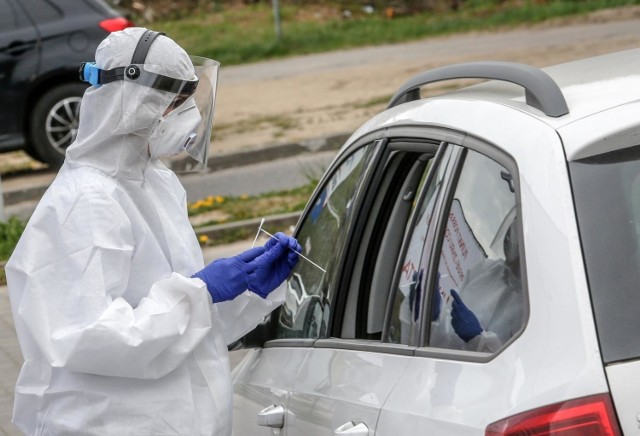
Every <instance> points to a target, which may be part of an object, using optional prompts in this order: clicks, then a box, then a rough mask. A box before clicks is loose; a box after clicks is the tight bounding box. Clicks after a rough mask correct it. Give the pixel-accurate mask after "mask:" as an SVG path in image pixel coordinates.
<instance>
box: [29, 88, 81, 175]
mask: <svg viewBox="0 0 640 436" xmlns="http://www.w3.org/2000/svg"><path fill="white" fill-rule="evenodd" d="M86 88H87V86H86V85H84V84H82V83H65V84H63V85H58V86H56V87H55V88H51V89H50V90H48V91H47V92H45V93H44V94H43V95H42V97H40V99H39V100H38V101H37V102H36V104H35V106H34V107H33V111H32V112H31V120H30V124H29V133H30V139H31V146H32V147H33V151H34V152H35V153H34V154H35V156H36V157H38V158H39V160H41V161H42V162H44V163H47V164H49V165H51V166H52V167H55V168H58V167H60V165H62V162H63V161H64V154H65V152H66V150H67V147H69V145H71V143H72V142H73V141H74V140H75V138H76V134H77V132H78V119H79V115H80V101H81V100H82V94H84V91H85V89H86Z"/></svg>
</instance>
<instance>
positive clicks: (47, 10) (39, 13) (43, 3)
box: [20, 0, 62, 24]
mask: <svg viewBox="0 0 640 436" xmlns="http://www.w3.org/2000/svg"><path fill="white" fill-rule="evenodd" d="M20 1H22V4H23V6H24V7H25V8H26V9H27V11H29V15H30V16H31V18H32V19H33V21H34V22H35V23H37V24H41V23H46V22H49V21H55V20H59V19H60V18H62V12H61V11H60V9H58V8H57V7H56V6H54V5H53V4H52V3H51V2H50V1H48V0H20Z"/></svg>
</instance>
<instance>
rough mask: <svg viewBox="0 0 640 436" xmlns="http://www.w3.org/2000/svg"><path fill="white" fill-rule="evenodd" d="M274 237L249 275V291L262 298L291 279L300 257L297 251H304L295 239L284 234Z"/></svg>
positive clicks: (280, 233) (268, 242)
mask: <svg viewBox="0 0 640 436" xmlns="http://www.w3.org/2000/svg"><path fill="white" fill-rule="evenodd" d="M273 236H274V237H273V238H271V239H269V240H268V241H267V243H266V244H264V249H265V252H264V253H263V254H262V255H260V256H258V257H257V258H256V260H255V263H256V268H255V270H253V271H252V272H251V273H250V274H249V290H251V291H252V292H254V293H256V294H258V295H259V296H261V297H262V298H266V297H267V295H269V293H270V292H271V291H273V290H274V289H275V288H277V287H278V286H279V285H280V283H282V282H283V281H284V280H285V279H286V278H287V277H289V274H291V270H292V269H293V267H294V266H296V264H297V263H298V260H299V257H300V256H299V255H298V253H296V251H297V252H300V251H302V247H301V246H300V244H298V241H296V240H295V238H292V237H291V236H287V235H285V234H284V233H282V232H278V233H276V234H275V235H273Z"/></svg>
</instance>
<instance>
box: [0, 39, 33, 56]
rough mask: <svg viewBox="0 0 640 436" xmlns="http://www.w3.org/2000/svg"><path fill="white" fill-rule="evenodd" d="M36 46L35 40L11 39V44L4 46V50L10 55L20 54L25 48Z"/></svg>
mask: <svg viewBox="0 0 640 436" xmlns="http://www.w3.org/2000/svg"><path fill="white" fill-rule="evenodd" d="M35 46H36V42H35V41H13V42H12V43H11V44H9V45H8V46H6V47H5V49H4V52H5V53H7V54H9V55H11V56H20V55H21V54H22V53H24V52H26V51H27V50H30V49H32V48H33V47H35Z"/></svg>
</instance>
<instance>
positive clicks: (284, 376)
mask: <svg viewBox="0 0 640 436" xmlns="http://www.w3.org/2000/svg"><path fill="white" fill-rule="evenodd" d="M309 353H310V350H309V349H306V348H265V349H259V350H252V351H251V352H250V353H249V354H248V355H247V356H246V357H245V358H244V359H243V360H242V363H241V364H240V366H239V367H237V368H236V369H235V370H234V372H233V380H234V384H233V389H234V401H233V407H234V413H233V429H234V434H235V435H236V436H243V435H256V436H259V435H271V434H273V431H274V429H271V428H269V427H261V426H258V424H257V418H258V413H259V412H260V411H261V410H263V409H265V408H266V407H268V406H271V405H282V406H286V405H287V403H288V401H289V392H290V390H291V385H292V384H293V382H294V381H295V379H296V375H297V374H298V372H299V371H300V368H301V367H302V366H303V364H304V362H305V361H306V360H307V357H308V355H309ZM289 420H290V418H288V417H285V423H286V422H288V421H289ZM280 434H283V435H284V434H286V433H284V432H283V433H280Z"/></svg>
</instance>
